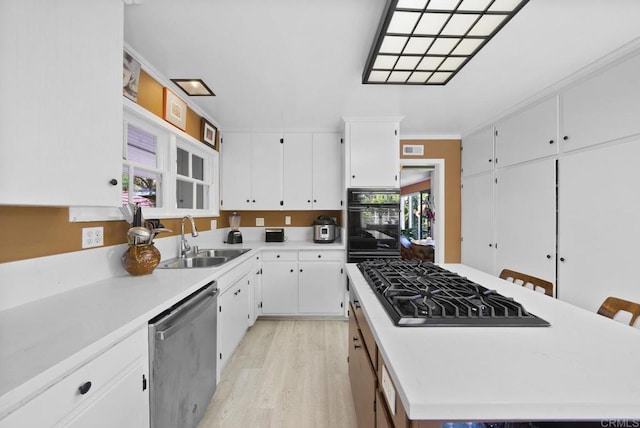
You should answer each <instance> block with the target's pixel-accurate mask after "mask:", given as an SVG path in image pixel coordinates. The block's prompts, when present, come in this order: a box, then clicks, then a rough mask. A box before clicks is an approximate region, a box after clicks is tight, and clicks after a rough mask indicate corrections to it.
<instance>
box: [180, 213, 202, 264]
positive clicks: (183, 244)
mask: <svg viewBox="0 0 640 428" xmlns="http://www.w3.org/2000/svg"><path fill="white" fill-rule="evenodd" d="M185 220H189V222H190V223H191V236H193V237H194V238H195V237H196V236H198V230H197V229H196V222H195V221H194V220H193V217H191V216H190V215H186V216H184V217H183V218H182V221H181V222H180V257H187V254H188V253H189V250H191V246H190V245H189V243H188V242H187V239H186V238H185V237H184V221H185Z"/></svg>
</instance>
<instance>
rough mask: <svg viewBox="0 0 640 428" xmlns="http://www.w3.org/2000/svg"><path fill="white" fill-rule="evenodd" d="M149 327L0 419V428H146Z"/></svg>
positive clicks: (147, 422) (88, 362) (141, 329)
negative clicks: (58, 427) (127, 427)
mask: <svg viewBox="0 0 640 428" xmlns="http://www.w3.org/2000/svg"><path fill="white" fill-rule="evenodd" d="M148 349H149V348H148V333H147V326H146V325H145V326H144V327H142V328H140V329H139V330H137V331H136V332H135V333H133V334H132V335H130V336H128V337H127V338H125V339H124V340H122V341H121V342H119V343H117V344H115V345H113V346H112V347H110V348H108V349H106V350H105V351H104V352H103V353H101V354H100V355H98V356H96V357H94V358H92V359H91V360H89V361H87V362H86V363H85V364H84V365H82V366H80V367H79V368H77V369H76V370H74V371H73V372H71V373H68V374H67V375H66V376H65V377H63V378H62V379H60V380H59V381H58V382H57V383H55V384H53V385H51V386H50V387H48V388H46V389H45V390H44V391H42V392H41V393H40V394H38V395H36V396H35V397H34V398H32V399H31V400H30V401H28V402H27V403H26V404H24V405H23V406H22V407H20V408H18V409H17V410H16V411H14V412H13V413H10V414H9V415H8V416H7V417H6V418H4V419H2V420H1V421H0V427H2V428H12V427H44V426H64V427H69V426H70V427H121V426H132V427H133V426H135V427H145V426H149V388H148V385H147V380H148V378H149V375H148V366H149V354H148Z"/></svg>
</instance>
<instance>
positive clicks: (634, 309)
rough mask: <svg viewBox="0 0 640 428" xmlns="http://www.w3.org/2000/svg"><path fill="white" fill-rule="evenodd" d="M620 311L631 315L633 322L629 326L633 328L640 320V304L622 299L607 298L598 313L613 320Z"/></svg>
mask: <svg viewBox="0 0 640 428" xmlns="http://www.w3.org/2000/svg"><path fill="white" fill-rule="evenodd" d="M620 311H625V312H630V313H631V315H632V317H631V321H629V325H630V326H633V324H634V323H635V322H636V320H637V319H638V316H640V304H638V303H636V302H631V301H629V300H624V299H620V298H618V297H607V298H606V299H605V300H604V302H602V305H601V306H600V309H598V313H599V314H600V315H603V316H605V317H607V318H611V319H613V317H614V316H616V314H617V313H618V312H620Z"/></svg>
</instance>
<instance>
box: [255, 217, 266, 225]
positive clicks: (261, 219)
mask: <svg viewBox="0 0 640 428" xmlns="http://www.w3.org/2000/svg"><path fill="white" fill-rule="evenodd" d="M256 226H264V218H262V217H258V218H256Z"/></svg>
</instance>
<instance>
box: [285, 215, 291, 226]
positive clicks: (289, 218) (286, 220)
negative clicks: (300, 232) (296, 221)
mask: <svg viewBox="0 0 640 428" xmlns="http://www.w3.org/2000/svg"><path fill="white" fill-rule="evenodd" d="M284 224H285V225H288V224H291V216H290V215H286V216H284Z"/></svg>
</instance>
